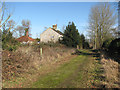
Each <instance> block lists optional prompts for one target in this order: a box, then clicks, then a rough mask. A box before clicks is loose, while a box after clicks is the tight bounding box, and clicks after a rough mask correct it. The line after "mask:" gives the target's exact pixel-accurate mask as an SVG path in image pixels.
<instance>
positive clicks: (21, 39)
mask: <svg viewBox="0 0 120 90" xmlns="http://www.w3.org/2000/svg"><path fill="white" fill-rule="evenodd" d="M17 40H18V41H19V42H28V41H34V40H35V39H32V38H31V37H28V36H22V37H19V38H17Z"/></svg>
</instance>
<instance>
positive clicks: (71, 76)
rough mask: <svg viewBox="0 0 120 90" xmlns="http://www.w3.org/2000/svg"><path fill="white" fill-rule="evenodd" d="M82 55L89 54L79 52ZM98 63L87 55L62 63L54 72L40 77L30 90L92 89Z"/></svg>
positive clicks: (96, 79)
mask: <svg viewBox="0 0 120 90" xmlns="http://www.w3.org/2000/svg"><path fill="white" fill-rule="evenodd" d="M81 52H83V53H91V52H90V51H88V50H81ZM97 64H99V63H98V61H95V60H94V58H93V57H91V56H89V55H86V54H85V55H79V56H77V57H76V58H74V59H71V60H70V61H69V62H67V63H64V64H63V65H61V67H59V68H58V69H56V70H55V71H54V72H50V73H48V74H47V75H44V76H40V77H39V79H38V80H37V81H36V82H34V83H33V84H32V85H31V88H88V87H94V83H95V82H99V81H100V80H99V79H98V78H96V77H97V76H98V71H99V67H100V66H99V65H100V64H99V65H97Z"/></svg>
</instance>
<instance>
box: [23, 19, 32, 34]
mask: <svg viewBox="0 0 120 90" xmlns="http://www.w3.org/2000/svg"><path fill="white" fill-rule="evenodd" d="M30 25H31V23H30V21H29V20H22V27H23V29H24V30H25V34H26V32H27V31H28V34H29V36H30V35H31V34H30Z"/></svg>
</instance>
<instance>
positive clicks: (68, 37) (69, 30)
mask: <svg viewBox="0 0 120 90" xmlns="http://www.w3.org/2000/svg"><path fill="white" fill-rule="evenodd" d="M79 40H80V38H79V32H78V29H76V26H75V24H74V23H73V22H72V23H71V22H69V24H68V26H66V30H65V31H64V36H63V44H65V45H66V46H69V47H76V46H77V45H78V44H79Z"/></svg>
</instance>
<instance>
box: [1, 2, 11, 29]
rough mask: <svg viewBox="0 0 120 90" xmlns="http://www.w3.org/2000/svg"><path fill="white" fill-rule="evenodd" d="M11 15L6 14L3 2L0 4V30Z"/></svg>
mask: <svg viewBox="0 0 120 90" xmlns="http://www.w3.org/2000/svg"><path fill="white" fill-rule="evenodd" d="M10 17H11V14H10V13H8V12H7V9H6V5H5V2H0V28H1V27H2V26H3V25H5V24H6V23H7V21H8V20H9V19H10Z"/></svg>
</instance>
